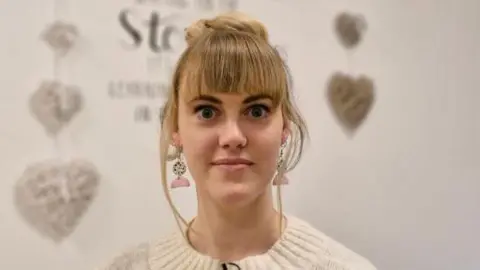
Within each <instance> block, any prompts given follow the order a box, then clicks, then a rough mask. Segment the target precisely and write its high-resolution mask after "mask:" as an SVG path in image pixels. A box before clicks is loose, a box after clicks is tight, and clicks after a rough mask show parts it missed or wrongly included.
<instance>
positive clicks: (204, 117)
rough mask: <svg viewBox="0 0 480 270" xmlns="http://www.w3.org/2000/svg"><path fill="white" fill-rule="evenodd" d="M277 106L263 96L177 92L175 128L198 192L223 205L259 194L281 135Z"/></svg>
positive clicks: (268, 176) (272, 166)
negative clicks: (188, 95) (189, 95)
mask: <svg viewBox="0 0 480 270" xmlns="http://www.w3.org/2000/svg"><path fill="white" fill-rule="evenodd" d="M284 123H285V121H284V119H283V116H282V112H281V109H280V106H278V107H277V108H275V107H273V103H272V100H271V98H270V97H269V96H264V95H257V96H256V95H246V94H223V93H222V94H220V93H219V94H213V95H207V96H199V97H197V98H195V99H193V100H186V99H185V98H182V95H180V98H179V104H178V132H177V133H175V134H174V136H173V138H174V143H175V144H178V145H181V146H182V147H183V153H184V155H185V160H186V162H187V166H188V169H189V171H190V173H191V175H192V177H193V178H194V180H195V183H196V186H197V191H198V193H199V196H201V197H202V198H203V197H209V198H210V199H211V200H213V201H215V202H216V203H220V204H223V205H239V204H240V205H244V204H248V203H249V202H251V201H253V200H255V199H256V198H257V197H258V196H260V195H261V194H263V193H265V192H266V191H267V188H268V187H269V185H270V183H271V179H272V177H273V176H274V174H275V171H276V164H277V160H278V154H279V149H280V146H281V144H282V142H283V141H284V140H285V139H286V137H287V130H288V129H287V127H286V125H285V124H284Z"/></svg>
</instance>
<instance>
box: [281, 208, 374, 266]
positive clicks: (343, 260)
mask: <svg viewBox="0 0 480 270" xmlns="http://www.w3.org/2000/svg"><path fill="white" fill-rule="evenodd" d="M289 222H291V223H292V226H291V232H292V233H293V234H295V237H296V238H297V240H296V241H301V242H303V243H302V245H303V246H304V247H305V250H306V252H308V253H309V254H310V256H308V257H309V260H308V261H309V262H308V263H309V264H311V265H312V268H313V269H342V270H376V267H375V266H374V265H373V264H372V263H371V262H370V261H369V260H368V259H366V258H365V257H363V256H361V255H360V254H358V253H356V252H355V251H353V250H351V249H349V248H347V247H346V246H345V245H343V244H342V243H340V242H338V241H336V240H335V239H333V238H331V237H329V236H328V235H326V234H325V233H323V232H321V231H320V230H318V229H316V228H314V227H313V226H312V225H311V224H310V223H308V222H306V221H304V220H302V219H299V218H296V217H292V216H289Z"/></svg>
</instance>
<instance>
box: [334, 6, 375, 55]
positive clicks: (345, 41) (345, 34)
mask: <svg viewBox="0 0 480 270" xmlns="http://www.w3.org/2000/svg"><path fill="white" fill-rule="evenodd" d="M366 30H367V22H366V21H365V19H364V17H363V16H361V15H357V14H350V13H347V12H342V13H340V14H339V15H337V17H336V18H335V32H336V34H337V38H338V39H339V40H340V43H341V44H342V45H343V46H344V47H345V48H347V49H351V48H353V47H355V46H357V45H358V44H359V43H360V41H361V40H362V37H363V33H364V32H365V31H366Z"/></svg>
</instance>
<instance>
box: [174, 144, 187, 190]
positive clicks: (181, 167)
mask: <svg viewBox="0 0 480 270" xmlns="http://www.w3.org/2000/svg"><path fill="white" fill-rule="evenodd" d="M186 172H187V166H186V165H185V162H183V160H182V152H181V151H177V161H175V163H174V164H173V173H174V174H175V175H176V176H177V177H176V178H175V179H174V180H173V181H172V183H171V184H170V188H172V189H174V188H182V187H189V186H190V181H188V179H187V178H186V177H184V176H183V175H184V174H185V173H186Z"/></svg>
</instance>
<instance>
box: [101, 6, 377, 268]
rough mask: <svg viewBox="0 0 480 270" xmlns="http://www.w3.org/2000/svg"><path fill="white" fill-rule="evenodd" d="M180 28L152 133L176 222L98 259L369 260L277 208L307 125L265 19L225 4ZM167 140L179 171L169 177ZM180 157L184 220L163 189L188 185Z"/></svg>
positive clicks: (200, 264)
mask: <svg viewBox="0 0 480 270" xmlns="http://www.w3.org/2000/svg"><path fill="white" fill-rule="evenodd" d="M185 32H186V40H187V43H188V47H187V49H186V50H185V52H184V53H183V54H182V55H181V57H180V59H179V61H178V64H177V67H176V69H175V72H174V76H173V82H172V89H171V92H170V95H169V97H168V100H167V103H166V106H165V108H164V111H163V114H162V117H161V118H162V135H161V143H160V145H161V160H162V182H163V186H164V191H165V195H166V198H167V200H168V202H169V204H170V206H171V208H172V210H173V213H174V216H175V219H176V220H177V223H178V226H179V228H180V230H179V231H178V232H177V233H173V234H172V235H169V236H168V237H166V238H164V239H161V240H158V241H154V242H152V243H148V244H143V245H140V246H138V247H136V248H135V249H133V250H130V251H128V252H126V253H125V254H123V255H122V256H119V257H117V258H116V259H114V260H113V261H112V262H111V263H110V264H108V266H107V267H106V268H103V269H108V270H113V269H117V270H160V269H168V270H183V269H206V270H209V269H324V270H333V269H335V270H340V269H343V270H347V269H348V270H373V269H375V267H374V266H372V265H371V264H370V262H369V261H368V260H366V259H364V258H363V257H361V256H359V255H357V254H355V253H354V252H352V251H350V250H349V249H347V248H346V247H344V246H343V245H341V244H340V243H338V242H336V241H334V240H333V239H331V238H329V237H328V236H326V235H324V234H323V233H321V232H319V231H317V230H316V229H314V228H313V227H311V226H310V225H309V224H308V223H306V222H304V221H302V220H300V219H298V218H295V217H293V216H289V215H284V214H283V212H282V207H281V200H280V199H281V198H280V192H279V191H280V185H281V184H284V183H285V181H286V178H285V177H284V173H285V172H287V171H289V170H291V169H293V167H294V166H295V165H296V164H297V162H298V160H299V159H300V155H301V153H302V149H303V145H304V140H305V138H306V134H307V130H306V126H305V122H304V120H303V119H302V117H301V116H300V114H299V112H298V110H297V109H296V108H295V107H294V104H293V101H292V98H291V96H290V91H291V90H290V89H289V86H290V84H289V76H288V73H287V69H286V66H285V63H284V61H283V60H282V58H281V57H280V55H279V53H278V51H277V50H276V49H275V48H274V47H273V46H272V45H270V44H269V41H268V34H267V30H266V29H265V27H264V26H263V25H262V24H261V23H260V22H258V21H256V20H254V19H251V18H249V17H247V16H246V15H244V14H240V13H228V14H222V15H220V16H217V17H215V18H213V19H210V20H200V21H198V22H196V23H195V24H193V25H192V26H190V27H189V28H187V29H186V30H185ZM172 147H173V148H174V149H176V151H175V152H176V153H177V154H178V155H177V158H176V159H175V160H173V161H174V162H173V171H174V173H175V174H176V175H177V177H176V178H174V179H173V181H172V183H171V186H170V187H169V184H167V181H168V180H167V173H166V171H167V160H169V158H168V157H169V149H170V148H172ZM183 158H184V159H183ZM184 160H185V161H186V163H184ZM170 161H172V159H170ZM187 165H188V169H189V171H190V173H191V175H192V177H193V179H194V182H195V187H196V192H197V197H198V213H197V216H196V217H195V218H194V219H193V220H192V221H190V222H187V221H186V220H185V219H184V218H183V217H182V216H181V215H180V213H179V212H178V210H177V209H176V208H175V206H174V204H173V203H172V199H171V197H170V193H169V189H170V188H172V187H173V188H176V187H188V186H190V182H189V181H188V180H187V179H186V178H185V177H184V176H183V174H184V173H185V171H186V167H187ZM272 182H273V184H274V185H277V188H278V192H277V196H278V197H277V199H278V211H277V210H276V209H275V207H274V203H273V195H272V188H271V185H272Z"/></svg>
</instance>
